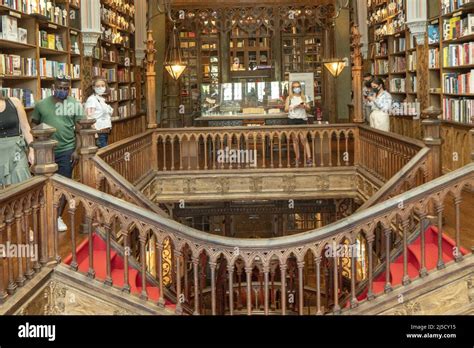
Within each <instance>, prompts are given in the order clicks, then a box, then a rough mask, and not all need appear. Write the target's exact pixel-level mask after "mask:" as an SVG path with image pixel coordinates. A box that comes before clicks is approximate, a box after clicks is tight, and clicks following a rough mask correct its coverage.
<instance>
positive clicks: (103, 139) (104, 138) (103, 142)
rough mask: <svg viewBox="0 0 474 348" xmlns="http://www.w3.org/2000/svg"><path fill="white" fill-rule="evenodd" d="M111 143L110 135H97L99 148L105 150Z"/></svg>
mask: <svg viewBox="0 0 474 348" xmlns="http://www.w3.org/2000/svg"><path fill="white" fill-rule="evenodd" d="M108 142H109V133H99V134H98V135H97V147H98V148H99V149H100V148H103V147H106V146H107V145H108Z"/></svg>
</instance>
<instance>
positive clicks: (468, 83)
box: [443, 69, 474, 95]
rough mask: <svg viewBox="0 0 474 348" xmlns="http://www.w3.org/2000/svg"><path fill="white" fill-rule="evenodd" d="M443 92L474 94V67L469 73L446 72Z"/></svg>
mask: <svg viewBox="0 0 474 348" xmlns="http://www.w3.org/2000/svg"><path fill="white" fill-rule="evenodd" d="M443 92H444V93H448V94H473V95H474V69H472V70H471V71H470V72H469V73H466V74H459V73H444V74H443Z"/></svg>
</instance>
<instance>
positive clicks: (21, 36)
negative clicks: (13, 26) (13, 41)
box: [18, 28, 28, 44]
mask: <svg viewBox="0 0 474 348" xmlns="http://www.w3.org/2000/svg"><path fill="white" fill-rule="evenodd" d="M18 42H20V43H23V44H26V43H28V29H25V28H18Z"/></svg>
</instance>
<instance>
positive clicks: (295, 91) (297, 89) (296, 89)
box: [293, 87, 301, 94]
mask: <svg viewBox="0 0 474 348" xmlns="http://www.w3.org/2000/svg"><path fill="white" fill-rule="evenodd" d="M293 93H296V94H300V93H301V88H300V87H295V88H293Z"/></svg>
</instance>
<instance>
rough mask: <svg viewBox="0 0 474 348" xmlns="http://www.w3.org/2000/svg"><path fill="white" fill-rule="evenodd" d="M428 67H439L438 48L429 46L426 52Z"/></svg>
mask: <svg viewBox="0 0 474 348" xmlns="http://www.w3.org/2000/svg"><path fill="white" fill-rule="evenodd" d="M428 68H429V69H439V48H438V47H436V48H430V50H429V52H428Z"/></svg>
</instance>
